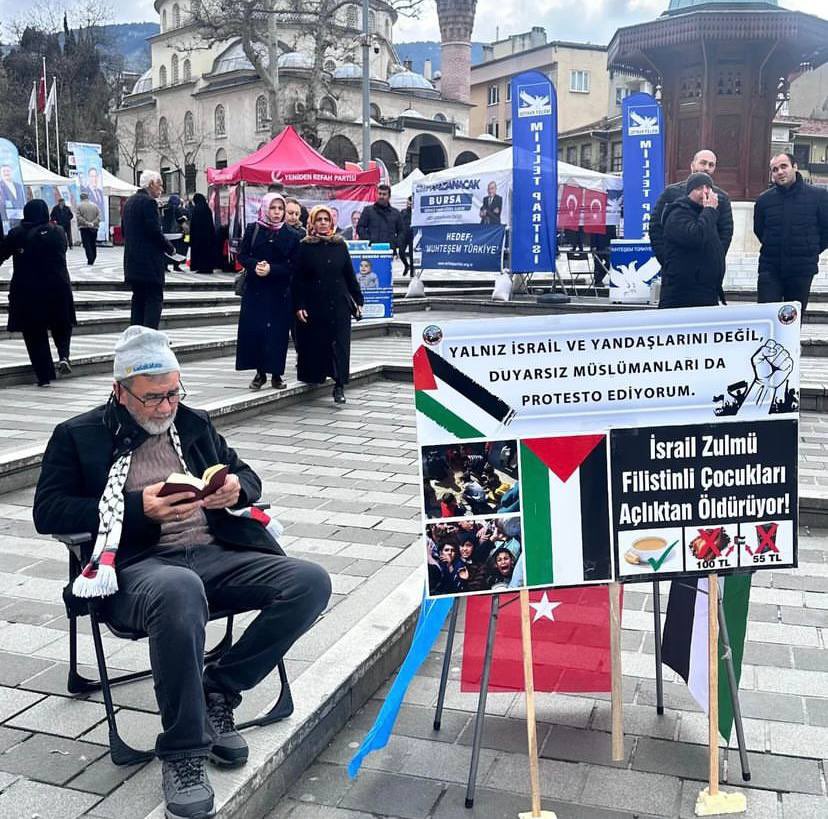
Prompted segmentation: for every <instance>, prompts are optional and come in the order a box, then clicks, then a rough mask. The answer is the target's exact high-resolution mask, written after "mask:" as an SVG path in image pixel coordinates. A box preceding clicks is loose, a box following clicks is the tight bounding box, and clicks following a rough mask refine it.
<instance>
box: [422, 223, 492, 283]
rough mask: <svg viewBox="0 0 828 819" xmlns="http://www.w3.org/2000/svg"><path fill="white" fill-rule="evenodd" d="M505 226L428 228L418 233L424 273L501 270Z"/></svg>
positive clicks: (441, 226)
mask: <svg viewBox="0 0 828 819" xmlns="http://www.w3.org/2000/svg"><path fill="white" fill-rule="evenodd" d="M505 236H506V227H505V225H429V226H427V227H424V228H422V229H421V230H420V241H419V246H420V253H421V254H422V269H423V270H476V271H480V272H494V273H499V272H500V271H501V270H502V269H503V242H504V239H505Z"/></svg>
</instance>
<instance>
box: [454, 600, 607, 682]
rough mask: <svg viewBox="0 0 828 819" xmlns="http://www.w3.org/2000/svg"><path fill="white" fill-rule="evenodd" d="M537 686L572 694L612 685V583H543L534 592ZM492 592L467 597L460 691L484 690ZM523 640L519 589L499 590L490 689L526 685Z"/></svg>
mask: <svg viewBox="0 0 828 819" xmlns="http://www.w3.org/2000/svg"><path fill="white" fill-rule="evenodd" d="M529 601H530V602H529V605H530V607H531V608H530V612H531V617H532V623H531V625H532V666H533V670H534V683H535V690H536V691H557V692H560V693H567V694H581V693H587V692H590V693H593V692H606V691H609V690H610V689H611V667H610V610H609V588H608V587H607V586H584V587H582V588H580V589H543V590H540V591H532V592H530V594H529ZM490 607H491V597H490V596H487V595H473V596H471V597H468V598H467V599H466V625H465V634H464V637H463V666H462V670H461V673H460V690H461V691H479V690H480V680H481V677H482V675H483V656H484V653H485V651H486V636H487V632H488V628H489V612H490ZM523 688H524V685H523V644H522V641H521V627H520V602H519V598H518V596H517V595H512V594H501V595H500V613H499V615H498V618H497V631H496V633H495V641H494V650H493V653H492V665H491V670H490V676H489V690H490V691H523Z"/></svg>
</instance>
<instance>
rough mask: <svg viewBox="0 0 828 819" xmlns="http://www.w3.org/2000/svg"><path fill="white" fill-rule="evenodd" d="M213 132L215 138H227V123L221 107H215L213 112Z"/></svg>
mask: <svg viewBox="0 0 828 819" xmlns="http://www.w3.org/2000/svg"><path fill="white" fill-rule="evenodd" d="M213 130H214V131H215V133H216V136H227V122H226V119H225V112H224V106H223V105H217V106H216V110H215V111H214V112H213Z"/></svg>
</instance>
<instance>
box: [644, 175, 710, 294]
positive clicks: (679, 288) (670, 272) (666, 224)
mask: <svg viewBox="0 0 828 819" xmlns="http://www.w3.org/2000/svg"><path fill="white" fill-rule="evenodd" d="M684 190H685V195H684V196H682V197H681V199H678V200H676V201H675V202H673V203H672V204H669V205H668V206H667V207H666V208H665V210H664V214H663V216H662V226H663V228H664V247H663V255H664V267H663V268H662V271H661V278H662V284H661V299H660V300H659V303H658V306H659V307H704V306H711V305H717V304H718V303H719V293H720V292H721V288H722V279H723V278H724V271H725V267H724V254H723V253H722V243H721V240H720V239H719V232H718V228H717V223H718V217H719V213H718V206H719V199H718V196H717V195H716V192H715V191H714V190H713V179H712V178H711V177H710V176H709V175H708V174H706V173H694V174H690V176H689V177H688V179H687V182H685V185H684Z"/></svg>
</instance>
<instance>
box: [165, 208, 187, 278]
mask: <svg viewBox="0 0 828 819" xmlns="http://www.w3.org/2000/svg"><path fill="white" fill-rule="evenodd" d="M186 221H187V212H186V211H185V210H184V206H183V205H182V204H181V197H180V196H179V195H178V194H177V193H173V194H171V195H170V198H169V199H168V200H167V204H166V205H164V210H163V211H162V213H161V229H162V230H163V231H164V233H167V234H171V233H180V234H182V235H181V238H180V239H173V240H172V244H173V247H174V248H175V252H176V253H178V254H180V255H181V256H186V255H187V243H186V242H185V241H184V235H183V234H184V223H185V222H186ZM173 270H181V268H180V267H179V263H178V262H173Z"/></svg>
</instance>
